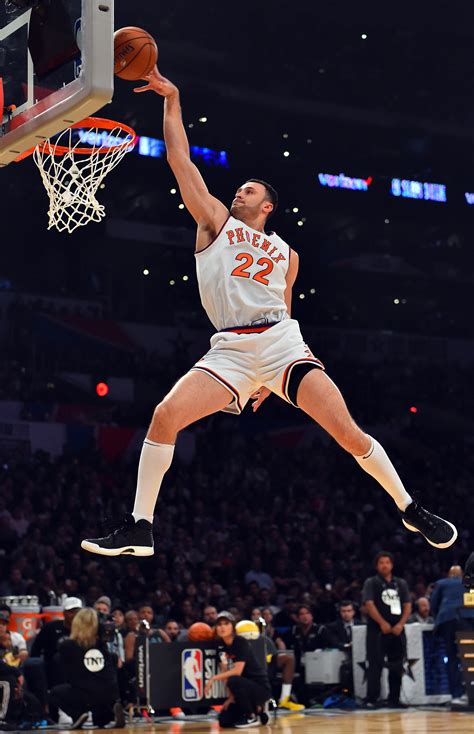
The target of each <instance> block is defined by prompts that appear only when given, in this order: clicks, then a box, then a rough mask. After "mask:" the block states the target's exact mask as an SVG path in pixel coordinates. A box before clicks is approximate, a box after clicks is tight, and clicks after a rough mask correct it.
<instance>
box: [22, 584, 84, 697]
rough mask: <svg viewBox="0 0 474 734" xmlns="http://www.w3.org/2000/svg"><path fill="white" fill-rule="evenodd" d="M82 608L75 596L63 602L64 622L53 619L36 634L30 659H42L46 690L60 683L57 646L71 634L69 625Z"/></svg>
mask: <svg viewBox="0 0 474 734" xmlns="http://www.w3.org/2000/svg"><path fill="white" fill-rule="evenodd" d="M81 607H82V602H81V600H80V599H78V598H77V597H75V596H70V597H69V598H67V599H65V601H64V607H63V608H64V620H62V619H54V620H53V621H52V622H48V623H47V624H45V625H44V627H42V629H41V630H40V631H39V632H38V634H37V636H36V637H35V640H34V642H33V646H32V648H31V657H32V658H39V657H43V659H44V667H45V672H46V679H47V681H48V688H52V687H53V686H55V685H56V684H57V683H61V682H62V677H61V670H60V668H59V665H58V658H57V654H58V646H59V643H60V642H61V640H64V639H66V638H67V637H69V635H70V634H71V625H72V621H73V619H74V617H75V616H76V614H77V613H78V611H79V609H81Z"/></svg>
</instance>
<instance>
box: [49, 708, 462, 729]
mask: <svg viewBox="0 0 474 734" xmlns="http://www.w3.org/2000/svg"><path fill="white" fill-rule="evenodd" d="M85 731H87V730H85ZM93 731H94V732H97V733H99V732H100V734H102V732H104V734H105V732H111V731H117V732H118V731H125V732H136V733H137V734H151V733H152V732H160V734H161V733H163V734H180V732H183V734H217V732H218V731H220V730H219V726H218V724H217V721H215V720H214V721H202V720H201V721H196V720H194V721H189V722H188V721H173V722H169V721H168V722H163V723H161V724H154V725H149V724H148V725H144V724H136V725H133V726H132V725H131V726H127V728H126V729H125V730H124V729H94V730H93ZM222 731H227V730H224V729H223V730H222ZM229 731H230V730H229ZM232 731H238V730H237V729H233V730H232ZM243 731H247V730H245V729H244V730H243ZM252 731H255V732H270V731H273V732H275V734H437V732H443V734H470V733H472V732H474V715H473V714H472V713H458V712H452V711H447V710H443V709H440V710H420V709H416V710H415V709H413V710H411V711H410V710H409V711H370V712H367V711H356V712H351V713H346V712H338V711H332V712H328V711H324V712H323V711H315V712H314V713H312V714H310V715H304V714H291V715H288V716H279V717H278V719H277V720H276V721H275V722H274V721H273V720H271V721H270V724H269V725H268V726H260V727H258V728H257V727H255V728H254V729H252ZM66 732H67V730H63V731H62V732H60V734H66Z"/></svg>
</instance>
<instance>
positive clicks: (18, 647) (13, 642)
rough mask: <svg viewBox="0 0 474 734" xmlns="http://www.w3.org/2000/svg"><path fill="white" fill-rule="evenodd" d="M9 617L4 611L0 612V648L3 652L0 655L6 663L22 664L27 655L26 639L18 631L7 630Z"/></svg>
mask: <svg viewBox="0 0 474 734" xmlns="http://www.w3.org/2000/svg"><path fill="white" fill-rule="evenodd" d="M8 622H9V617H8V615H7V614H5V613H4V612H0V638H2V640H1V641H0V648H1V649H2V650H3V651H4V654H3V655H1V650H0V655H1V657H2V658H3V661H4V662H5V663H7V665H15V666H20V665H22V664H23V663H24V662H25V660H26V659H27V657H28V650H27V647H26V640H25V638H24V637H23V635H20V633H19V632H10V631H9V630H8Z"/></svg>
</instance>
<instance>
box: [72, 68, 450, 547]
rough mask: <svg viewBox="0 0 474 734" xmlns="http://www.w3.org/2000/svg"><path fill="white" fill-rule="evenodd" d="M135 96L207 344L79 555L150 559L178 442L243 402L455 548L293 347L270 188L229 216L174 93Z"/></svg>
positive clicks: (302, 347)
mask: <svg viewBox="0 0 474 734" xmlns="http://www.w3.org/2000/svg"><path fill="white" fill-rule="evenodd" d="M146 81H147V82H148V83H147V84H146V85H145V86H142V87H140V88H138V89H136V90H135V91H137V92H144V91H148V90H152V91H154V92H156V93H157V94H159V95H161V96H162V97H164V137H165V143H166V150H167V156H168V163H169V165H170V166H171V169H172V171H173V173H174V175H175V176H176V180H177V182H178V185H179V188H180V192H181V196H182V199H183V202H184V204H185V205H186V207H187V209H188V211H189V212H190V214H191V215H192V216H193V218H194V219H195V221H196V224H197V239H196V252H195V257H196V267H197V277H198V283H199V291H200V295H201V301H202V305H203V306H204V309H205V311H206V313H207V315H208V316H209V319H210V320H211V322H212V323H213V325H214V327H215V329H216V333H215V334H214V335H213V336H212V338H211V349H210V350H209V351H208V352H207V354H205V355H204V357H203V358H202V359H200V360H199V361H198V362H197V363H196V364H195V365H194V367H192V368H191V370H190V371H189V372H188V373H187V374H186V375H184V377H182V378H181V379H180V380H178V382H177V383H176V385H175V386H174V387H173V388H172V390H171V391H170V392H169V393H168V395H166V397H165V398H164V399H163V400H162V402H161V403H160V404H159V405H158V406H157V407H156V409H155V411H154V414H153V418H152V421H151V425H150V428H149V430H148V433H147V436H146V438H145V441H144V444H143V448H142V451H141V456H140V463H139V467H138V483H137V490H136V496H135V506H134V508H133V513H132V515H127V516H126V517H125V519H124V521H123V523H121V524H120V526H119V527H117V529H116V530H115V531H114V532H113V533H111V534H110V535H108V536H106V537H104V538H93V539H87V540H83V541H82V544H81V545H82V548H84V549H85V550H88V551H91V552H92V553H99V554H102V555H106V556H116V555H120V554H122V553H129V554H133V555H136V556H150V555H152V554H153V535H152V522H153V513H154V508H155V504H156V499H157V496H158V492H159V489H160V485H161V482H162V479H163V477H164V475H165V473H166V471H167V470H168V468H169V467H170V465H171V461H172V458H173V452H174V446H175V441H176V435H177V433H178V431H180V430H181V429H183V428H186V426H189V425H191V424H192V423H194V422H195V421H198V420H200V419H201V418H203V417H204V416H207V415H211V414H212V413H215V412H216V411H219V410H223V411H227V412H230V413H234V414H239V413H241V412H242V410H243V408H244V406H245V404H246V403H247V402H248V400H249V399H251V400H253V403H252V407H253V410H254V411H256V410H258V409H259V408H260V406H261V405H262V403H263V401H264V400H266V398H267V397H268V396H269V395H270V393H272V392H273V393H275V394H276V395H278V396H279V397H280V398H282V399H283V400H286V401H287V402H289V403H290V404H291V405H293V406H295V407H297V408H300V409H301V410H303V411H304V412H305V413H307V414H308V415H309V416H310V417H311V418H312V419H313V420H315V421H317V423H319V424H320V425H321V426H322V427H323V428H324V429H325V430H326V431H327V432H328V433H329V434H330V435H331V436H332V437H333V438H334V439H335V440H336V441H337V443H338V444H339V445H340V446H341V447H342V448H343V449H345V450H346V451H348V452H349V453H350V454H352V456H353V457H354V459H355V460H356V462H357V463H358V464H359V466H361V467H362V469H363V470H364V471H366V472H367V473H368V474H370V475H371V476H372V477H374V479H376V480H377V481H378V482H379V484H380V485H381V486H382V487H383V488H384V489H385V491H386V492H388V493H389V494H390V496H391V497H392V499H393V500H394V502H395V504H396V506H397V507H398V511H399V513H400V516H401V519H402V522H403V524H404V525H405V527H407V528H408V530H411V531H413V532H420V533H421V534H422V535H423V536H424V537H425V538H426V540H427V541H428V543H430V544H431V545H432V546H434V547H435V548H448V547H449V546H450V545H452V544H453V543H454V541H455V540H456V538H457V530H456V528H455V527H454V525H452V524H451V523H450V522H447V521H446V520H443V519H442V518H440V517H438V516H436V515H433V514H431V513H430V512H428V511H427V510H426V509H424V508H423V507H421V505H420V504H418V502H416V501H414V500H413V499H412V497H411V496H410V495H409V494H408V492H407V491H406V489H405V487H404V486H403V484H402V481H401V480H400V477H399V476H398V474H397V472H396V470H395V468H394V466H393V464H392V463H391V461H390V459H389V457H388V456H387V454H386V453H385V451H384V449H383V447H382V446H381V445H380V444H379V443H378V441H376V439H374V438H372V437H371V436H368V435H367V434H366V433H364V431H362V430H361V429H360V428H359V427H358V426H357V425H356V423H355V422H354V420H353V418H352V417H351V415H350V413H349V411H348V409H347V406H346V404H345V402H344V399H343V397H342V395H341V393H340V391H339V390H338V388H337V387H336V385H335V384H334V383H333V382H332V380H331V379H330V378H329V377H328V376H327V374H326V372H325V370H324V365H323V364H322V362H320V360H319V359H317V358H316V357H314V355H313V354H312V352H311V351H310V349H309V348H308V347H307V345H306V344H305V343H304V341H303V337H302V336H301V332H300V328H299V325H298V322H297V321H296V320H295V319H292V318H291V293H292V288H293V285H294V282H295V280H296V276H297V273H298V255H297V254H296V252H295V251H294V250H293V249H292V248H291V247H290V246H289V245H288V244H287V243H286V242H285V241H284V240H282V239H281V237H279V236H278V235H277V234H275V232H267V231H266V229H265V225H266V223H267V220H268V218H269V217H270V215H271V214H273V213H274V212H275V209H276V207H277V204H278V195H277V192H276V191H275V189H274V188H273V187H272V186H271V185H270V184H268V183H266V182H265V181H261V180H259V179H253V178H251V179H247V181H245V182H243V183H242V184H241V185H240V186H239V187H238V188H237V190H236V192H235V198H234V200H233V201H232V204H231V207H230V210H229V209H228V208H227V207H226V206H225V205H224V204H223V203H222V202H221V201H219V199H216V198H215V197H214V196H212V195H211V194H210V193H209V191H208V189H207V188H206V184H205V183H204V181H203V179H202V177H201V174H200V173H199V171H198V169H197V168H196V166H195V165H194V163H192V161H191V159H190V153H189V143H188V139H187V137H186V132H185V129H184V125H183V120H182V116H181V108H180V99H179V91H178V89H177V88H176V87H175V86H174V85H173V84H172V83H171V82H170V81H168V80H167V79H165V78H164V77H162V76H161V75H160V74H159V72H158V70H157V69H156V68H155V69H154V71H153V72H152V73H151V74H150V75H149V76H148V78H147V80H146Z"/></svg>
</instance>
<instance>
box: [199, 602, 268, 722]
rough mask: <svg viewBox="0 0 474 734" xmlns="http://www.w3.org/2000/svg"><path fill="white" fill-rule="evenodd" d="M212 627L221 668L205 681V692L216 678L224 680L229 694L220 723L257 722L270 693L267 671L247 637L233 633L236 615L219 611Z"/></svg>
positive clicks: (209, 689) (208, 691)
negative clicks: (214, 631)
mask: <svg viewBox="0 0 474 734" xmlns="http://www.w3.org/2000/svg"><path fill="white" fill-rule="evenodd" d="M215 630H216V636H217V652H218V656H219V659H220V663H221V669H222V672H221V673H218V674H217V675H214V676H213V677H212V678H210V679H209V680H208V681H207V683H206V689H205V692H206V694H209V693H210V691H211V689H212V685H213V683H214V682H215V681H218V680H224V681H225V682H226V684H227V688H228V690H229V696H228V698H227V700H226V702H225V704H224V706H223V710H222V712H221V713H220V715H219V724H220V725H221V726H222V727H232V726H234V727H236V728H237V729H239V728H247V727H249V726H259V724H260V722H259V720H258V718H257V715H256V714H257V711H259V710H261V709H263V706H264V704H265V702H266V701H268V700H269V699H270V698H271V696H272V691H271V686H270V681H269V679H268V675H267V672H266V670H265V669H264V667H263V666H262V665H260V663H259V662H258V661H257V659H256V657H255V654H254V651H253V650H252V648H251V647H250V645H249V643H248V642H247V640H245V639H244V638H243V637H239V636H238V635H236V633H235V617H234V616H233V615H232V614H231V613H230V612H220V613H219V614H218V616H217V621H216V626H215Z"/></svg>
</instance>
